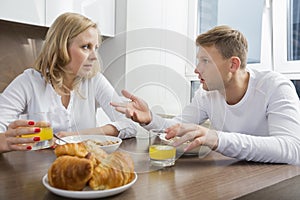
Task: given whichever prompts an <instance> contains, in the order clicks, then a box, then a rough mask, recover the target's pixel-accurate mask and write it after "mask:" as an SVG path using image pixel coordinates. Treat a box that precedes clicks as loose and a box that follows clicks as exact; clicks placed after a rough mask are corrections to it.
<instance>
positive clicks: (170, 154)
mask: <svg viewBox="0 0 300 200" xmlns="http://www.w3.org/2000/svg"><path fill="white" fill-rule="evenodd" d="M159 134H160V131H159V130H150V131H149V143H150V144H149V157H150V164H151V165H153V166H159V167H170V166H173V165H175V159H176V147H174V146H172V145H168V144H166V143H165V142H163V141H162V140H161V139H160V138H159V137H158V136H159ZM153 136H154V140H152V139H151V138H152V137H153Z"/></svg>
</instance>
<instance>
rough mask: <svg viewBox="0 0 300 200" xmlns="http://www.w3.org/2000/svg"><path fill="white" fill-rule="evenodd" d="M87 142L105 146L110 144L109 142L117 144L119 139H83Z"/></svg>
mask: <svg viewBox="0 0 300 200" xmlns="http://www.w3.org/2000/svg"><path fill="white" fill-rule="evenodd" d="M84 142H85V143H87V144H92V143H93V144H95V145H99V146H105V145H111V144H117V143H119V141H111V140H107V141H95V140H91V139H88V140H85V141H84Z"/></svg>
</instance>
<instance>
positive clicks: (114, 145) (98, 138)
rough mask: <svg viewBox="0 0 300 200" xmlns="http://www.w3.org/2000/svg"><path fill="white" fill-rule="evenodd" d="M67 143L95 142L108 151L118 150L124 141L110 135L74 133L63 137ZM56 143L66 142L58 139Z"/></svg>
mask: <svg viewBox="0 0 300 200" xmlns="http://www.w3.org/2000/svg"><path fill="white" fill-rule="evenodd" d="M62 139H63V140H64V141H66V142H67V143H79V142H93V143H94V144H96V145H98V146H99V147H100V148H101V149H103V150H104V151H106V152H107V153H112V152H114V151H116V150H117V149H118V148H119V146H120V145H121V143H122V139H120V138H118V137H114V136H108V135H76V136H75V135H74V136H67V137H63V138H62ZM55 142H56V144H58V145H63V144H65V142H63V141H62V140H56V141H55Z"/></svg>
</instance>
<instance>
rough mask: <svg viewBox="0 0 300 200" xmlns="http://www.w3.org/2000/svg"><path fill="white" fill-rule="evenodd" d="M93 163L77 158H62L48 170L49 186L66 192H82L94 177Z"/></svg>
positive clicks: (66, 156)
mask: <svg viewBox="0 0 300 200" xmlns="http://www.w3.org/2000/svg"><path fill="white" fill-rule="evenodd" d="M93 170H94V166H93V162H92V161H91V160H89V159H86V158H79V157H75V156H68V155H65V156H60V157H58V158H57V159H56V160H55V161H54V162H53V163H52V165H51V167H50V168H49V170H48V180H49V184H50V185H51V186H53V187H56V188H60V189H65V190H78V191H79V190H82V189H83V188H84V187H85V186H86V184H87V182H88V181H89V180H90V178H91V177H92V174H93Z"/></svg>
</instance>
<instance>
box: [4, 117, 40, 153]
mask: <svg viewBox="0 0 300 200" xmlns="http://www.w3.org/2000/svg"><path fill="white" fill-rule="evenodd" d="M40 131H41V130H40V128H39V127H35V122H34V121H31V120H16V121H14V122H12V123H10V124H9V126H8V129H7V131H6V132H4V133H2V134H0V153H3V152H8V151H25V150H31V149H32V147H31V144H30V143H33V142H37V141H40V137H29V138H22V137H21V135H25V134H33V133H39V132H40ZM27 144H28V145H27Z"/></svg>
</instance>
